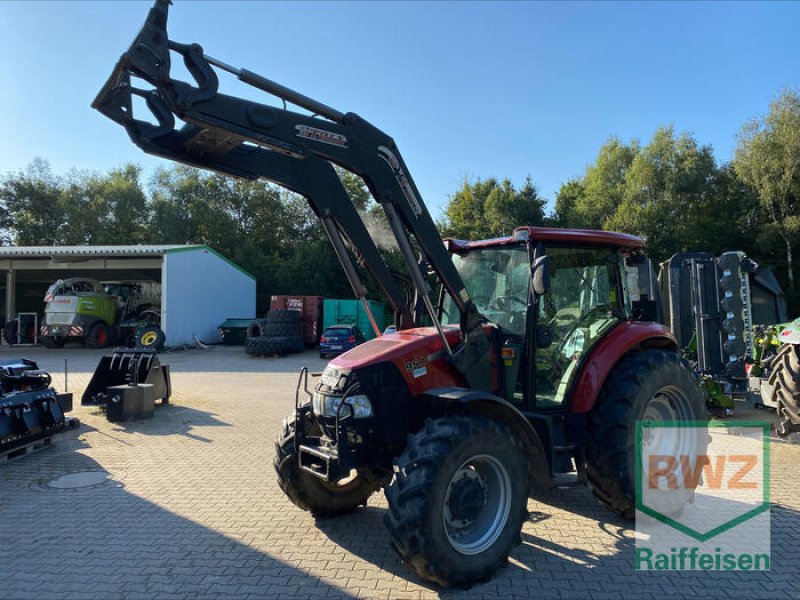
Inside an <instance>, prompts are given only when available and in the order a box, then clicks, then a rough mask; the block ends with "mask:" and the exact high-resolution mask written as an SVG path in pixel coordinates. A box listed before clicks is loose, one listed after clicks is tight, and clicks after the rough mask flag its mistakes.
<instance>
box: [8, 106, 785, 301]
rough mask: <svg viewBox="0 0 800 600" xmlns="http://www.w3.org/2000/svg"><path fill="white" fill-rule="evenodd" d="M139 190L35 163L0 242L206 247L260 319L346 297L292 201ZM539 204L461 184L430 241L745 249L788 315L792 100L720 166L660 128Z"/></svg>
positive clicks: (529, 196) (191, 182) (524, 194)
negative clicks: (238, 270)
mask: <svg viewBox="0 0 800 600" xmlns="http://www.w3.org/2000/svg"><path fill="white" fill-rule="evenodd" d="M340 176H341V178H342V181H343V183H344V185H345V187H346V189H347V190H348V193H349V194H350V196H351V198H352V199H353V202H354V204H355V205H356V207H357V208H358V209H359V211H360V212H361V213H362V214H363V215H364V216H365V218H366V219H367V220H368V222H369V223H370V225H371V226H372V225H374V226H376V227H381V226H384V227H385V222H383V220H382V218H381V215H380V210H378V209H377V207H376V205H375V203H374V201H372V199H371V197H370V195H369V192H368V191H367V189H366V187H365V186H364V185H363V182H362V181H361V180H360V179H359V178H357V177H355V176H354V175H352V174H349V173H347V172H341V173H340ZM142 179H143V177H142V172H141V169H140V168H139V167H137V166H135V165H125V166H123V167H122V168H119V169H112V170H110V171H108V172H107V173H103V174H97V173H81V172H73V173H70V174H67V175H56V174H54V173H53V172H52V171H51V169H50V168H49V166H48V164H47V163H46V162H45V161H42V160H36V161H34V163H32V164H31V165H30V166H29V167H28V168H27V169H25V170H24V171H22V172H17V173H9V174H7V175H6V176H5V177H2V178H1V179H0V243H2V244H16V245H82V244H93V245H103V244H176V243H178V244H183V243H202V244H207V245H209V246H211V247H213V248H214V249H215V250H217V251H219V252H221V253H222V254H223V255H225V256H227V257H228V258H230V259H231V260H233V261H234V262H236V263H237V264H239V265H241V266H242V267H243V268H244V269H246V270H248V271H249V272H251V273H253V274H254V275H255V276H256V278H257V280H258V304H259V311H260V312H263V311H264V310H266V308H267V298H268V294H273V293H281V294H320V295H326V296H332V297H337V296H342V297H349V296H350V295H351V294H352V292H351V291H350V288H349V286H348V284H347V281H346V279H345V278H344V276H343V274H342V271H341V269H340V267H339V265H338V262H337V261H336V258H335V256H334V254H333V252H332V250H331V248H330V245H329V243H328V241H327V238H326V236H325V233H324V231H323V229H322V227H321V225H320V223H319V220H318V219H317V218H316V216H315V215H314V213H313V212H312V211H311V210H310V208H309V207H308V205H307V203H306V202H305V200H304V199H302V198H301V197H299V196H297V195H295V194H293V193H291V192H287V191H286V190H283V189H282V188H279V187H277V186H273V185H271V184H268V183H265V182H261V181H246V180H239V179H232V178H228V177H225V176H221V175H217V174H213V173H207V172H204V171H199V170H197V169H192V168H189V167H185V166H180V165H179V166H174V167H171V168H168V169H160V170H158V171H157V172H156V173H155V174H154V175H153V177H152V178H151V179H150V180H149V181H147V182H143V180H142ZM547 205H548V203H547V200H546V199H544V198H542V197H541V196H540V193H539V191H538V190H537V188H536V185H535V184H534V182H533V181H532V180H531V179H530V178H528V179H527V180H526V181H524V182H523V183H522V185H521V186H520V187H516V186H515V185H513V184H512V183H511V182H510V181H509V180H498V179H495V178H487V179H478V180H472V181H470V180H465V181H464V182H463V184H462V185H461V187H460V189H458V190H457V191H456V192H455V193H454V194H453V196H452V197H450V198H449V201H448V203H447V206H446V208H445V211H444V214H443V216H442V218H441V221H440V222H439V228H440V230H441V231H442V233H443V235H445V236H452V237H459V238H464V239H481V238H489V237H496V236H500V235H508V234H509V233H511V231H512V230H513V229H514V227H516V226H518V225H521V224H530V225H549V226H557V227H579V228H592V229H608V230H617V231H624V232H628V233H633V234H636V235H640V236H644V237H646V238H647V241H648V247H649V253H650V255H651V256H652V257H653V258H655V259H656V260H665V259H667V258H669V257H670V256H671V255H672V254H674V253H676V252H681V251H691V250H705V251H710V252H715V253H719V252H724V251H726V250H744V251H745V252H747V253H748V254H749V255H750V256H751V257H753V258H755V259H756V260H760V261H761V262H763V263H765V264H769V265H771V266H773V267H774V268H775V269H776V272H777V274H778V277H779V279H780V281H781V284H782V285H783V287H784V290H785V291H786V292H787V295H788V296H789V299H790V310H791V312H792V314H795V313H797V312H798V307H800V303H798V302H797V300H798V295H797V294H796V292H795V290H794V285H793V279H794V278H793V270H794V269H793V252H794V250H795V247H796V242H797V239H798V233H799V232H800V96H798V94H797V93H796V92H794V91H787V92H785V93H784V94H782V95H781V96H780V97H779V98H778V99H777V100H775V101H774V102H773V103H772V104H771V105H770V107H769V110H768V112H767V114H766V115H765V116H764V117H763V118H760V119H756V120H754V121H752V122H749V123H746V124H744V125H743V126H742V128H741V130H740V133H739V136H738V140H737V147H736V152H735V155H734V158H733V160H732V161H731V162H729V163H722V164H720V163H719V162H718V161H717V160H716V159H715V157H714V155H713V151H712V148H711V147H710V146H708V145H704V144H702V143H700V142H699V141H698V140H696V139H695V138H694V136H693V135H692V134H690V133H678V132H676V131H675V130H674V128H672V127H665V128H661V129H659V130H657V131H656V132H655V134H654V135H653V137H652V138H651V139H650V140H649V141H648V142H647V143H645V144H642V143H640V142H639V141H637V140H631V141H627V142H626V141H623V140H620V139H618V138H614V137H612V138H610V139H609V141H608V142H607V143H606V144H604V145H603V146H602V147H601V148H600V150H599V152H598V154H597V157H596V158H595V160H594V161H593V162H592V163H591V164H590V165H589V166H588V167H587V168H586V170H585V172H584V173H583V174H582V175H580V176H579V177H576V178H574V179H572V180H570V181H567V182H566V183H564V184H563V185H562V187H561V189H560V190H559V192H558V194H557V196H556V198H555V199H554V203H553V206H552V209H551V210H550V211H549V212H547ZM378 237H388V236H381V235H379V236H378ZM387 252H388V253H389V254H390V256H389V259H390V261H391V262H392V263H394V264H397V262H398V259H397V256H394V255H392V252H391V250H387ZM365 279H367V278H366V277H365ZM373 295H374V296H375V297H377V293H376V292H375V291H374V288H373Z"/></svg>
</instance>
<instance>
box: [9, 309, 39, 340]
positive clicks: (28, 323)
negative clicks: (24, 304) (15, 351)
mask: <svg viewBox="0 0 800 600" xmlns="http://www.w3.org/2000/svg"><path fill="white" fill-rule="evenodd" d="M19 321H21V323H22V326H21V330H20V332H19V333H20V339H19V342H17V322H19ZM35 337H36V324H35V323H34V319H33V317H29V316H24V317H21V318H20V319H12V320H11V321H9V322H8V323H6V324H5V325H4V326H3V338H4V339H5V341H6V343H7V344H8V345H9V346H16V345H17V343H20V344H32V343H33V340H34V338H35Z"/></svg>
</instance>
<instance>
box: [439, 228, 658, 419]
mask: <svg viewBox="0 0 800 600" xmlns="http://www.w3.org/2000/svg"><path fill="white" fill-rule="evenodd" d="M587 237H588V239H587ZM642 246H643V242H642V241H641V240H639V239H638V238H635V237H633V236H629V235H625V234H611V233H605V232H591V235H589V232H576V231H567V230H556V229H547V228H536V227H525V228H520V229H519V230H518V232H516V233H515V235H513V236H510V237H508V238H500V239H494V240H483V241H478V242H464V241H460V240H448V248H449V250H450V252H451V255H452V257H453V263H454V264H455V266H456V269H457V270H458V272H459V274H460V275H461V278H462V279H463V281H464V284H465V286H466V288H467V291H468V292H469V294H470V296H471V297H472V299H473V301H474V302H475V304H476V306H477V308H478V311H479V312H480V314H481V315H482V316H483V318H484V319H486V321H488V322H489V324H490V325H491V326H492V327H494V328H495V330H496V332H495V336H496V338H497V339H498V340H499V343H498V344H497V345H498V346H499V351H500V357H499V361H501V362H502V365H503V369H502V372H503V375H504V377H503V381H502V390H501V391H502V394H500V395H501V396H502V397H504V398H505V399H506V400H508V401H509V402H512V403H513V404H514V405H515V406H517V407H519V408H521V409H523V410H528V411H534V410H536V411H540V410H545V411H546V410H554V409H566V408H567V407H568V404H569V400H570V390H571V389H572V388H573V384H574V382H575V379H576V376H577V375H578V373H579V372H580V371H581V370H582V367H583V365H584V363H585V361H586V359H587V357H588V356H589V355H590V354H591V352H592V350H593V349H594V348H595V346H596V344H597V343H598V342H599V341H600V340H601V339H603V338H604V337H605V336H606V335H607V334H608V333H609V331H611V330H612V329H613V328H614V327H616V326H617V325H618V324H620V323H622V322H624V321H629V320H631V319H632V318H633V314H634V311H633V307H632V298H634V299H637V300H638V299H639V298H640V290H639V281H638V278H637V277H636V275H637V274H638V267H637V264H636V263H637V260H636V257H638V256H639V255H638V253H639V252H640V251H641V249H642ZM537 259H538V262H537ZM535 264H538V265H540V266H541V268H543V269H546V271H547V276H546V284H545V286H544V287H543V289H541V290H539V293H537V291H536V289H535V288H536V286H535V285H534V283H533V278H532V276H533V273H534V271H535V267H534V265H535ZM631 288H633V289H631ZM441 315H442V317H441V318H442V321H443V323H445V324H450V325H456V324H458V318H459V315H458V311H457V310H455V306H454V303H453V301H452V299H451V298H450V297H449V296H447V295H446V294H443V295H442V301H441Z"/></svg>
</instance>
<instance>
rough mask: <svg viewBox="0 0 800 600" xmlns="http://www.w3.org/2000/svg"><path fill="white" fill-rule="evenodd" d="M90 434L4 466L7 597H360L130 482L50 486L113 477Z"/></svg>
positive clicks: (1, 512) (1, 520) (2, 586)
mask: <svg viewBox="0 0 800 600" xmlns="http://www.w3.org/2000/svg"><path fill="white" fill-rule="evenodd" d="M91 431H92V429H91V428H87V427H86V426H84V427H82V429H81V432H80V433H79V434H76V435H75V436H74V437H72V438H71V439H68V440H60V441H59V443H60V444H61V447H60V448H57V447H55V446H54V447H52V448H50V449H48V450H46V451H42V452H39V453H37V454H34V455H31V456H29V457H27V458H26V459H24V460H20V461H15V462H13V463H9V464H6V465H3V466H1V467H0V539H2V540H3V542H2V543H1V544H0V596H2V597H3V598H9V599H11V598H13V599H21V598H36V599H48V598H58V599H61V598H66V597H76V598H78V597H80V598H129V597H135V596H137V595H138V596H142V597H145V596H148V597H151V598H160V597H184V598H194V597H209V598H211V597H213V598H224V597H226V596H236V597H244V596H247V595H253V596H254V597H325V598H331V597H334V598H351V597H353V596H352V595H351V594H349V593H347V591H346V590H343V589H341V588H338V587H335V586H332V585H330V584H328V583H327V582H326V581H324V580H322V579H321V578H320V577H316V576H314V575H310V574H308V573H307V572H305V571H303V570H302V569H299V568H295V567H293V566H291V565H290V564H288V563H287V562H285V561H283V560H280V559H279V558H277V557H276V556H273V555H271V554H269V553H266V552H263V551H260V550H258V549H256V548H254V547H251V546H249V545H246V544H244V543H241V542H239V541H237V540H235V539H232V538H230V537H228V536H226V535H223V534H221V533H218V532H217V531H214V530H213V529H210V528H208V527H205V526H203V525H202V524H200V523H198V522H195V521H192V520H189V519H187V518H184V517H182V516H180V515H178V514H176V513H174V512H171V511H169V510H166V509H165V508H163V507H161V506H158V505H156V504H154V503H152V502H150V501H148V500H146V499H143V498H141V497H139V496H137V495H135V494H132V493H129V492H128V491H126V489H125V487H124V481H122V482H119V481H115V480H114V479H113V478H112V479H108V480H105V481H104V482H102V483H100V484H98V485H93V486H91V487H84V488H77V489H54V488H51V487H49V486H48V481H50V480H51V479H53V478H56V477H58V476H61V475H64V474H68V473H78V472H86V471H100V472H102V471H104V469H103V466H102V465H100V464H99V463H97V462H96V461H94V460H93V459H91V458H89V457H88V456H86V455H85V454H82V453H81V452H80V450H82V449H85V448H89V446H88V445H87V444H86V443H84V442H82V441H81V438H82V437H83V435H84V434H86V433H90V432H91ZM112 471H113V469H112ZM112 477H113V473H112ZM43 496H46V498H44V497H43Z"/></svg>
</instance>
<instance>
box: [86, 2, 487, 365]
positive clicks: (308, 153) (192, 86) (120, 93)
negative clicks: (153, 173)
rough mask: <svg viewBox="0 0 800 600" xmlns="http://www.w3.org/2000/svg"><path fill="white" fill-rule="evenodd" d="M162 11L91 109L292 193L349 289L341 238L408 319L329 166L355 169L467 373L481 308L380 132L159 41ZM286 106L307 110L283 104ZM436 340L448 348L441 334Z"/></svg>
mask: <svg viewBox="0 0 800 600" xmlns="http://www.w3.org/2000/svg"><path fill="white" fill-rule="evenodd" d="M168 8H169V0H156V2H155V5H154V6H153V8H152V9H151V10H150V13H149V15H148V17H147V20H146V22H145V25H144V26H143V28H142V30H141V31H140V32H139V34H138V36H137V37H136V39H135V40H134V42H133V44H132V45H131V47H130V48H129V49H128V51H127V52H125V53H124V54H123V55H122V57H121V58H120V60H119V61H118V63H117V65H116V67H115V69H114V71H113V73H112V75H111V77H110V78H109V80H108V81H107V82H106V84H105V85H104V86H103V88H102V90H101V91H100V93H99V94H98V96H97V98H96V99H95V100H94V102H93V104H92V106H93V107H94V108H96V109H97V110H99V111H100V112H102V113H103V114H104V115H106V116H107V117H109V118H111V119H112V120H114V121H115V122H117V123H119V124H121V125H123V126H124V127H125V129H126V130H127V132H128V134H129V136H130V137H131V139H132V140H133V142H134V143H135V144H137V145H138V146H139V147H141V148H142V149H143V150H144V151H145V152H148V153H151V154H156V155H158V156H162V157H165V158H169V159H171V160H175V161H178V162H183V163H187V164H190V165H193V166H197V167H201V168H204V169H211V170H214V171H219V172H222V173H226V174H229V175H233V176H237V177H244V178H258V177H262V178H265V179H268V180H270V181H273V182H275V183H277V184H279V185H281V186H284V187H286V188H288V189H291V190H293V191H295V192H298V193H300V194H302V195H303V196H304V197H305V198H306V199H307V200H308V202H309V203H310V205H311V207H312V209H313V210H314V212H315V213H316V214H317V215H319V216H320V218H322V220H323V223H324V224H325V228H326V231H327V232H328V235H329V236H330V237H331V241H332V243H333V246H334V249H335V250H336V253H337V256H338V258H339V259H340V261H341V262H342V265H343V267H344V269H345V272H346V273H347V275H348V278H349V279H350V283H351V284H352V285H353V287H354V290H355V291H356V295H358V296H359V297H363V295H362V293H363V292H362V291H363V285H361V284H360V282H358V281H357V278H356V279H355V280H354V279H353V277H352V276H353V275H354V274H355V271H354V269H352V264H351V263H350V261H349V257H348V255H347V253H346V251H344V245H343V243H342V234H343V235H344V236H345V237H346V238H347V239H348V241H349V242H350V243H351V245H352V247H353V248H354V249H356V250H357V252H358V253H359V254H360V257H361V258H362V260H363V262H364V265H365V267H366V268H367V270H368V271H369V273H370V275H371V276H372V277H374V278H375V280H376V282H377V283H378V285H379V286H380V287H381V289H382V291H384V293H385V294H386V296H387V298H388V299H389V302H390V303H391V304H392V308H393V309H394V310H395V312H396V313H397V314H399V315H401V316H400V317H399V318H398V321H399V322H400V324H401V325H402V326H404V327H407V326H408V322H409V318H410V317H409V314H408V307H407V306H406V304H405V303H404V302H403V297H402V293H401V291H400V289H399V287H398V286H397V283H396V281H394V280H393V279H392V277H391V275H390V273H389V271H388V269H387V268H386V265H385V263H384V262H383V259H382V258H381V257H380V253H379V252H378V249H377V247H376V246H375V244H374V242H373V240H372V238H371V237H370V236H369V234H368V232H367V230H366V227H365V226H364V223H363V221H362V220H361V218H360V216H359V215H358V213H357V212H356V211H355V209H354V207H353V205H352V202H351V201H350V199H349V197H348V196H347V193H346V191H345V190H344V188H343V186H342V184H341V181H340V180H339V178H338V176H337V175H336V173H335V171H334V170H333V168H332V166H331V164H330V163H334V164H337V165H339V166H341V167H342V168H344V169H347V170H349V171H351V172H353V173H355V174H356V175H358V176H360V177H361V178H362V179H363V180H364V182H365V183H366V185H367V187H368V188H369V190H370V192H371V193H372V195H373V197H374V198H375V199H376V200H377V201H378V203H380V204H381V206H382V208H383V209H384V211H385V213H386V216H387V219H388V221H389V225H390V227H391V229H392V232H393V234H394V236H395V238H396V240H397V242H398V246H399V248H400V251H401V254H402V255H403V259H404V262H405V264H406V267H407V269H408V272H409V274H410V277H411V279H412V281H413V284H414V288H415V291H416V293H417V295H418V297H419V298H420V299H421V300H422V302H423V303H424V305H425V307H426V309H427V312H428V314H429V316H430V318H431V320H432V321H433V323H434V324H435V325H436V326H437V328H438V329H439V332H440V335H441V337H442V339H443V340H445V336H444V333H443V331H442V328H441V325H440V324H439V321H438V318H437V315H436V314H435V311H434V309H433V306H432V304H431V301H430V292H431V289H430V286H429V284H428V281H427V279H426V274H425V273H424V272H423V271H422V269H421V268H420V266H419V264H418V261H417V257H416V255H415V252H414V246H413V243H412V236H413V239H414V240H416V245H417V246H418V247H419V249H420V250H421V251H422V254H423V258H424V262H426V263H427V264H428V265H430V267H431V268H432V270H433V271H434V273H435V274H436V276H437V277H438V278H439V280H440V281H441V282H442V284H443V286H444V288H445V290H446V291H447V293H448V294H449V295H450V296H451V297H452V298H453V300H454V302H455V304H456V306H457V307H458V309H459V312H460V315H461V319H460V320H461V329H462V342H463V343H462V346H461V347H460V348H459V352H458V356H456V357H455V358H456V365H457V366H458V367H459V369H460V370H462V371H463V372H465V374H467V373H466V372H467V370H468V369H469V367H470V366H471V365H472V364H473V363H475V362H476V360H477V359H478V357H479V356H483V355H484V354H485V352H486V338H485V335H484V334H483V333H482V331H481V329H480V322H481V316H480V314H479V313H478V311H477V309H476V308H475V305H474V303H473V302H472V300H471V298H470V297H469V294H468V293H467V291H466V289H465V286H464V284H463V281H462V279H461V277H460V275H459V273H458V271H457V270H456V269H455V266H454V265H453V262H452V261H451V259H450V255H449V253H448V252H447V250H446V248H445V246H444V243H443V240H442V238H441V237H440V235H439V232H438V231H437V229H436V226H435V224H434V222H433V219H432V218H431V216H430V214H429V212H428V210H427V208H426V206H425V204H424V203H423V202H422V200H421V198H420V195H419V192H418V190H417V188H416V185H415V184H414V181H413V179H412V178H411V175H410V174H409V172H408V169H407V167H406V165H405V162H404V161H403V158H402V156H401V155H400V152H399V150H398V149H397V146H396V145H395V143H394V141H393V140H392V138H391V137H389V136H388V135H386V134H385V133H384V132H382V131H381V130H379V129H378V128H376V127H374V126H373V125H371V124H370V123H368V122H367V121H365V120H364V119H362V118H361V117H359V116H358V115H356V114H353V113H347V114H343V113H341V112H339V111H337V110H335V109H333V108H331V107H329V106H326V105H324V104H322V103H320V102H318V101H316V100H313V99H311V98H308V97H306V96H304V95H302V94H300V93H298V92H295V91H293V90H290V89H289V88H286V87H284V86H282V85H280V84H278V83H275V82H273V81H271V80H269V79H266V78H264V77H261V76H260V75H257V74H255V73H253V72H251V71H247V70H245V69H235V68H233V67H231V66H229V65H227V64H225V63H223V62H221V61H219V60H216V59H214V58H211V57H209V56H206V55H205V54H204V52H203V49H202V48H201V47H200V46H199V45H197V44H180V43H177V42H174V41H172V40H169V37H168V34H167V28H166V25H167V14H168ZM171 53H174V54H177V55H180V56H182V58H183V61H184V63H185V65H186V67H187V69H188V71H189V72H190V73H191V75H192V77H193V79H194V82H193V83H187V82H184V81H179V80H176V79H172V78H171V77H170V60H171ZM215 69H220V70H223V71H227V72H229V73H232V74H234V75H236V76H237V77H238V78H239V79H240V80H241V81H243V82H245V83H248V84H250V85H252V86H253V87H256V88H258V89H260V90H262V91H264V92H267V93H268V94H271V95H273V96H275V97H277V98H280V99H281V100H282V101H283V108H279V107H276V106H271V105H266V104H260V103H257V102H253V101H250V100H246V99H242V98H237V97H233V96H228V95H225V94H221V93H219V92H218V78H217V73H216V70H215ZM137 81H143V82H146V84H147V87H145V88H142V87H139V86H138V85H136V84H137ZM134 95H136V96H139V97H141V98H143V99H144V100H145V102H146V104H147V107H148V108H149V110H150V112H151V113H152V117H154V118H155V121H156V122H155V123H152V122H150V121H146V120H141V119H137V118H136V117H135V116H134V114H133V96H134ZM287 102H289V103H292V104H294V105H296V106H299V107H301V108H303V109H305V110H307V111H310V112H312V113H313V114H312V115H307V114H302V113H299V112H293V111H290V110H288V109H287V108H286V103H287ZM176 117H177V119H180V120H181V121H183V123H184V124H182V125H181V126H180V127H176ZM359 286H360V287H359ZM445 347H446V348H448V351H449V345H447V343H446V340H445ZM465 349H469V350H470V351H468V352H464V350H465ZM469 379H470V377H469V376H468V380H469Z"/></svg>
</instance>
